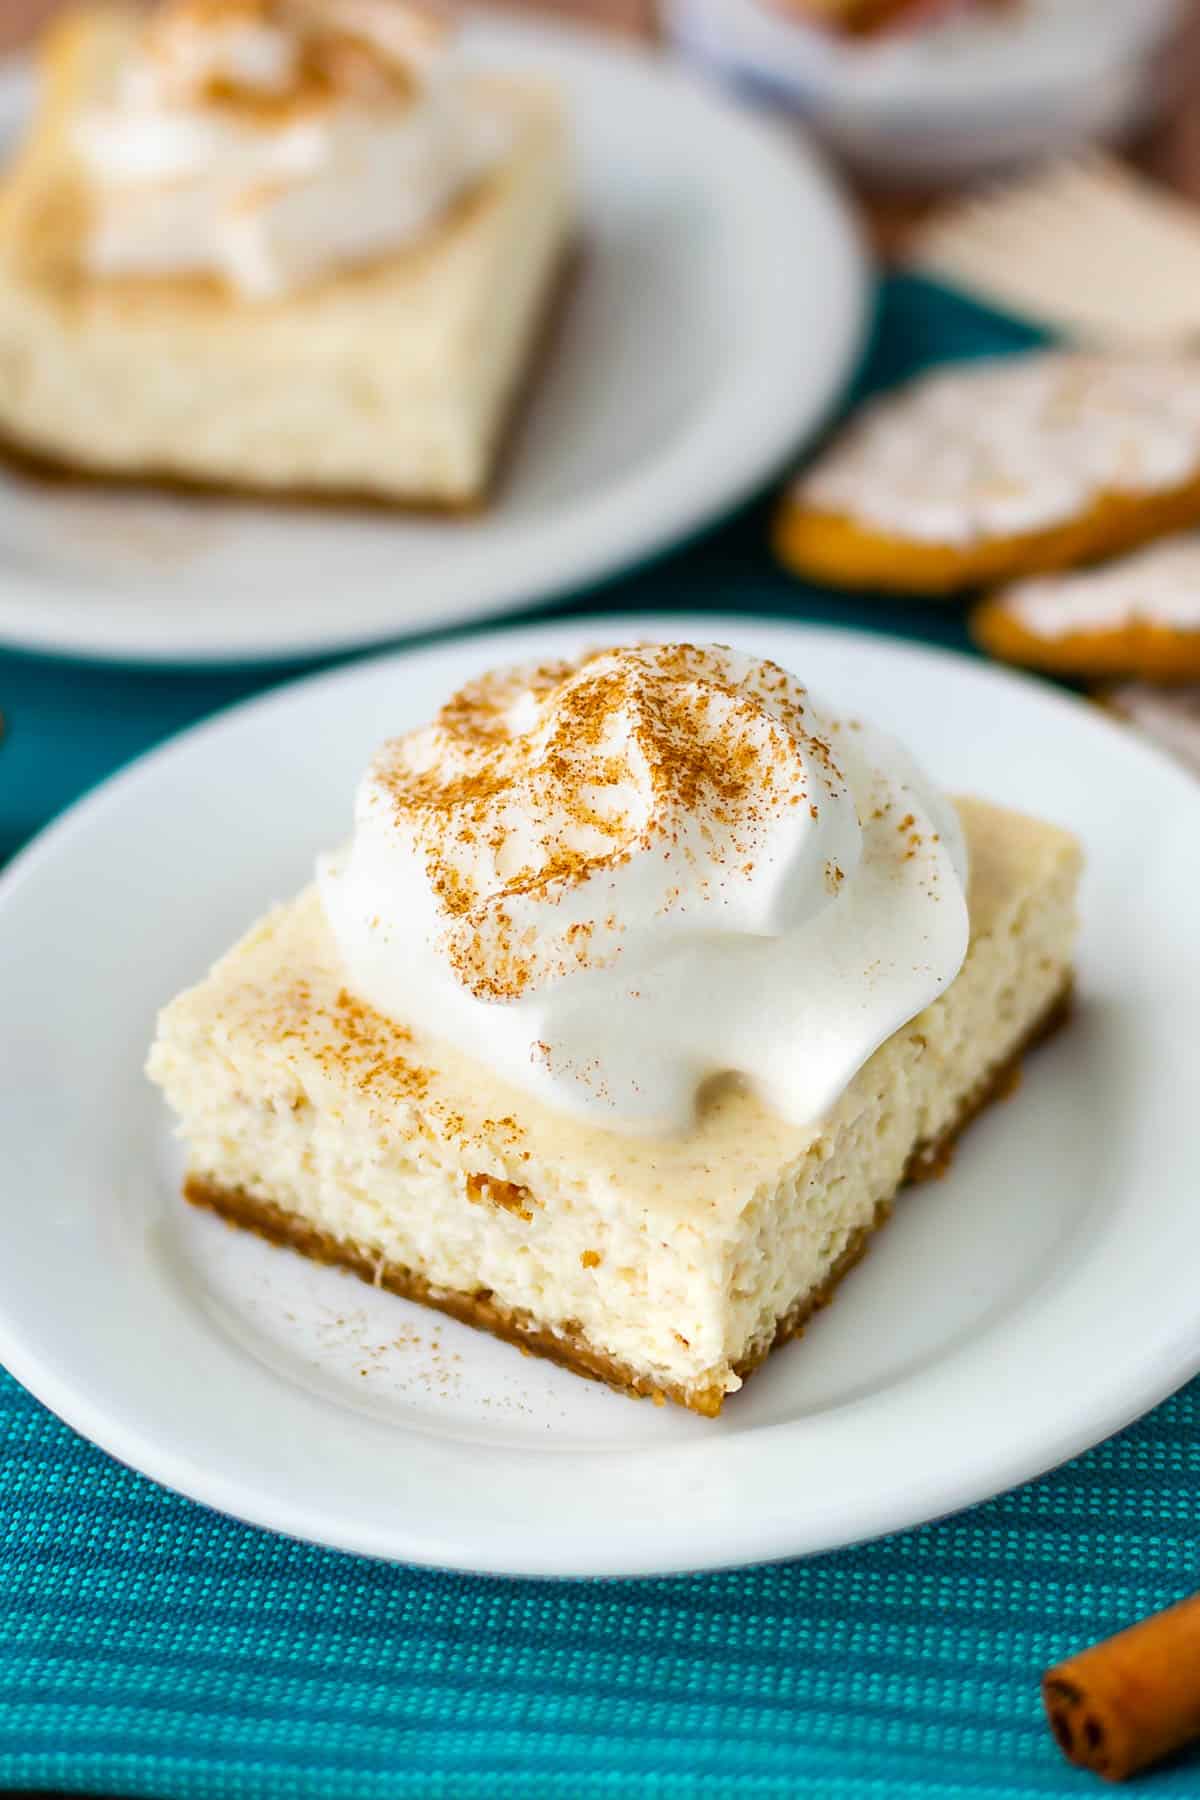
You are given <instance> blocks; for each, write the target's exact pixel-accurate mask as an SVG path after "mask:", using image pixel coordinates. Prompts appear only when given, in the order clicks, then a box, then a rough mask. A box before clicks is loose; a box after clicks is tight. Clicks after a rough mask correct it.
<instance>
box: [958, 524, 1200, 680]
mask: <svg viewBox="0 0 1200 1800" xmlns="http://www.w3.org/2000/svg"><path fill="white" fill-rule="evenodd" d="M971 635H972V636H973V637H974V639H975V641H976V643H977V644H979V645H980V646H981V648H982V649H984V650H987V651H989V652H990V654H991V655H992V656H999V657H1002V658H1003V660H1004V661H1005V662H1014V663H1022V664H1024V665H1025V667H1026V668H1030V669H1045V670H1048V671H1049V672H1051V673H1053V674H1058V675H1076V676H1083V677H1093V678H1105V677H1111V676H1129V677H1137V678H1138V679H1140V680H1142V681H1153V682H1170V681H1197V680H1200V536H1191V535H1189V536H1187V537H1174V538H1167V539H1166V540H1164V542H1162V543H1159V544H1151V545H1149V546H1148V547H1147V548H1146V549H1144V550H1138V551H1135V552H1134V553H1133V554H1132V555H1131V556H1125V557H1122V558H1120V559H1119V560H1118V561H1116V562H1111V563H1105V564H1104V565H1103V566H1101V567H1100V568H1094V569H1077V570H1075V571H1074V572H1073V573H1071V574H1067V575H1043V576H1041V577H1039V578H1037V579H1035V580H1031V581H1023V582H1019V583H1018V584H1017V585H1016V586H1015V587H1010V588H1006V589H1004V590H1002V591H1001V592H999V593H997V594H993V595H991V596H990V597H989V598H988V599H987V600H983V601H981V602H980V604H979V605H978V606H977V607H976V608H975V609H974V611H973V612H972V614H971Z"/></svg>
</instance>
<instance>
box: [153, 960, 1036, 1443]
mask: <svg viewBox="0 0 1200 1800" xmlns="http://www.w3.org/2000/svg"><path fill="white" fill-rule="evenodd" d="M1071 1003H1072V983H1071V982H1070V981H1069V980H1068V982H1067V983H1066V985H1065V986H1064V987H1063V988H1062V990H1061V991H1060V992H1059V993H1058V994H1057V995H1056V996H1055V998H1054V999H1053V1001H1052V1002H1051V1004H1050V1005H1049V1007H1047V1009H1046V1010H1045V1012H1044V1013H1043V1014H1042V1016H1041V1017H1040V1018H1039V1019H1038V1020H1037V1021H1036V1022H1035V1024H1034V1025H1033V1026H1032V1027H1031V1029H1030V1030H1029V1031H1028V1032H1027V1033H1026V1034H1025V1037H1024V1038H1023V1039H1022V1040H1021V1042H1020V1043H1019V1044H1018V1045H1017V1047H1016V1049H1015V1050H1014V1051H1013V1053H1012V1055H1011V1056H1009V1057H1007V1058H1006V1059H1005V1060H1004V1062H1002V1063H999V1064H997V1066H996V1067H995V1068H994V1069H992V1070H990V1071H989V1072H988V1074H987V1075H986V1076H985V1077H984V1079H983V1080H982V1081H981V1082H980V1083H979V1084H978V1086H977V1087H976V1088H975V1089H974V1091H973V1092H971V1093H970V1094H968V1095H967V1097H966V1099H965V1100H964V1101H963V1103H962V1106H961V1107H960V1109H959V1112H958V1116H957V1117H956V1118H955V1120H954V1121H953V1123H952V1124H951V1125H950V1126H949V1128H948V1129H947V1130H946V1131H945V1132H943V1133H942V1135H941V1136H940V1137H939V1138H937V1139H935V1140H933V1141H931V1142H929V1143H924V1144H918V1145H917V1146H916V1147H915V1149H914V1150H913V1152H912V1155H911V1156H910V1157H909V1160H908V1163H907V1165H906V1167H905V1171H904V1174H903V1177H902V1178H901V1181H900V1184H899V1186H900V1188H901V1189H902V1188H905V1187H910V1186H913V1185H915V1184H916V1183H918V1182H922V1181H930V1180H933V1179H936V1178H938V1177H940V1176H942V1175H944V1174H945V1173H946V1170H947V1169H948V1168H949V1166H950V1163H951V1161H952V1160H953V1156H954V1149H955V1146H956V1144H957V1142H958V1139H959V1138H960V1137H961V1135H962V1133H963V1132H964V1131H965V1130H966V1128H967V1126H968V1125H970V1123H971V1122H972V1120H973V1119H975V1118H976V1117H978V1115H979V1114H980V1113H981V1112H982V1111H983V1110H984V1109H985V1107H987V1106H989V1105H991V1104H992V1102H993V1101H996V1100H1002V1099H1006V1098H1007V1097H1008V1096H1009V1095H1010V1094H1011V1093H1012V1092H1013V1091H1014V1090H1015V1088H1016V1087H1017V1085H1018V1083H1019V1081H1020V1073H1021V1062H1022V1059H1023V1058H1024V1057H1025V1056H1026V1055H1027V1054H1028V1053H1029V1052H1030V1051H1031V1050H1033V1049H1035V1048H1036V1047H1037V1045H1039V1044H1041V1043H1043V1042H1044V1041H1045V1039H1046V1038H1048V1037H1050V1036H1051V1035H1052V1034H1053V1033H1054V1032H1055V1031H1057V1030H1058V1029H1059V1028H1060V1026H1062V1025H1064V1024H1065V1023H1066V1021H1067V1019H1068V1017H1069V1015H1070V1012H1071ZM183 1194H184V1198H185V1199H186V1200H188V1201H189V1202H190V1203H191V1205H193V1206H200V1207H204V1208H207V1209H208V1210H209V1211H211V1212H214V1213H216V1214H218V1215H219V1217H221V1218H222V1219H224V1220H226V1222H227V1223H228V1224H230V1225H237V1226H241V1227H242V1228H243V1229H244V1230H247V1231H253V1232H255V1233H256V1234H257V1235H258V1236H259V1237H262V1238H265V1239H266V1240H267V1241H268V1242H269V1243H272V1244H278V1245H281V1246H283V1247H284V1248H286V1249H290V1250H298V1251H299V1252H300V1254H301V1255H302V1256H308V1257H311V1258H312V1260H313V1261H315V1262H320V1263H327V1264H330V1265H333V1266H336V1267H339V1268H343V1269H349V1270H350V1271H351V1272H352V1273H353V1274H355V1275H357V1276H359V1277H360V1278H361V1279H362V1280H363V1281H366V1282H368V1283H370V1284H371V1285H372V1286H373V1287H381V1288H386V1289H387V1290H388V1292H389V1293H393V1294H398V1295H400V1297H401V1298H402V1299H405V1300H416V1301H419V1302H420V1303H421V1304H422V1305H424V1306H430V1307H434V1308H436V1310H437V1311H439V1312H443V1313H447V1314H449V1316H450V1317H451V1318H452V1319H458V1320H460V1321H461V1323H463V1324H464V1325H473V1326H475V1327H476V1328H477V1329H479V1330H481V1331H489V1332H491V1333H492V1335H493V1336H494V1337H498V1338H503V1339H504V1341H505V1342H506V1343H509V1344H515V1345H517V1346H518V1348H520V1349H522V1350H525V1351H527V1352H529V1353H530V1354H531V1355H533V1356H543V1357H546V1358H547V1359H548V1360H549V1361H551V1362H555V1363H558V1364H560V1365H561V1366H562V1367H563V1368H565V1369H570V1370H572V1371H573V1373H575V1374H576V1375H586V1376H588V1377H590V1378H591V1379H592V1380H594V1381H602V1382H605V1383H606V1384H607V1385H608V1386H609V1387H611V1388H615V1389H616V1390H617V1391H618V1392H619V1393H623V1394H628V1395H630V1396H632V1397H634V1398H649V1399H652V1400H654V1401H655V1402H656V1404H659V1405H661V1404H662V1403H663V1402H664V1401H667V1400H671V1401H674V1402H675V1403H676V1405H679V1406H683V1407H686V1408H687V1409H688V1410H689V1411H691V1412H695V1413H700V1414H702V1415H703V1416H704V1417H705V1418H710V1419H712V1418H716V1416H717V1414H718V1413H719V1412H720V1411H721V1406H722V1403H723V1401H724V1399H725V1392H724V1389H723V1388H722V1387H719V1386H717V1385H715V1384H713V1385H709V1386H707V1387H695V1388H689V1387H685V1386H683V1385H682V1384H681V1383H663V1382H660V1381H656V1380H654V1379H652V1378H648V1377H647V1376H645V1375H643V1374H639V1373H638V1371H637V1370H635V1369H633V1368H631V1367H630V1366H629V1365H628V1364H627V1363H624V1362H622V1361H621V1360H620V1359H619V1358H616V1357H613V1356H610V1355H609V1354H608V1353H607V1352H605V1351H603V1350H598V1349H597V1348H596V1347H595V1346H594V1345H592V1344H591V1343H589V1342H588V1340H587V1338H586V1337H585V1336H584V1334H583V1331H582V1328H581V1327H580V1326H579V1325H578V1324H577V1323H576V1322H574V1321H572V1320H566V1321H565V1322H564V1323H563V1324H562V1326H561V1327H559V1328H558V1329H556V1330H552V1329H550V1328H549V1327H548V1326H546V1325H543V1324H540V1323H539V1322H538V1321H537V1320H535V1319H534V1318H532V1317H531V1315H530V1314H529V1313H527V1312H524V1311H522V1310H521V1309H519V1308H514V1307H507V1306H504V1305H502V1304H501V1303H500V1302H499V1301H498V1300H497V1299H496V1298H495V1296H494V1294H493V1293H492V1292H491V1290H490V1289H489V1288H478V1289H476V1290H475V1291H474V1292H472V1293H461V1292H455V1291H450V1290H446V1289H443V1288H438V1287H435V1286H433V1284H431V1283H430V1282H429V1281H427V1280H426V1278H425V1277H424V1276H423V1275H419V1274H418V1273H417V1272H416V1271H415V1270H413V1269H408V1268H405V1267H404V1265H403V1264H401V1263H389V1262H386V1261H384V1260H382V1259H381V1258H380V1257H378V1256H376V1255H374V1254H373V1253H372V1252H371V1251H369V1250H366V1249H364V1248H363V1247H362V1246H361V1245H358V1244H354V1243H350V1242H348V1241H344V1240H342V1239H340V1238H335V1237H333V1236H331V1235H330V1234H329V1233H327V1232H323V1231H319V1230H317V1229H316V1227H315V1226H312V1225H310V1224H309V1223H308V1222H307V1221H306V1220H304V1219H301V1218H298V1217H297V1216H296V1215H295V1214H294V1213H289V1212H287V1211H286V1210H285V1209H284V1208H283V1207H280V1206H277V1205H275V1203H274V1202H273V1201H270V1200H262V1199H259V1198H257V1197H256V1196H254V1195H251V1194H248V1193H246V1192H245V1191H244V1189H241V1188H231V1187H224V1186H222V1185H221V1184H220V1183H218V1182H212V1181H209V1180H207V1179H205V1178H204V1177H202V1176H196V1175H189V1176H188V1177H187V1179H186V1180H185V1182H184V1185H183ZM892 1204H893V1203H892V1200H891V1199H888V1200H882V1201H880V1203H879V1204H878V1205H877V1207H876V1208H875V1214H874V1217H873V1218H872V1219H871V1221H870V1223H869V1224H867V1225H864V1226H861V1227H860V1228H859V1229H858V1230H857V1231H855V1232H854V1233H853V1234H852V1235H851V1237H850V1238H849V1240H848V1242H847V1243H846V1245H845V1247H844V1249H843V1250H842V1253H841V1255H840V1256H839V1257H838V1258H837V1261H836V1262H835V1263H834V1264H833V1266H832V1267H831V1268H830V1269H829V1271H828V1273H827V1274H826V1276H825V1279H824V1280H823V1281H822V1283H821V1285H820V1286H819V1287H818V1288H816V1289H811V1290H810V1291H809V1292H808V1293H806V1294H804V1295H802V1296H801V1298H800V1299H799V1300H797V1302H796V1303H795V1305H794V1306H793V1307H791V1308H790V1310H789V1311H788V1312H786V1313H785V1314H784V1315H783V1317H782V1318H781V1319H780V1320H779V1322H778V1324H777V1325H776V1327H775V1331H774V1333H773V1335H772V1336H770V1337H768V1338H766V1339H765V1340H764V1341H763V1342H762V1343H761V1344H757V1345H755V1346H754V1347H753V1348H752V1349H751V1351H750V1352H749V1353H748V1354H747V1355H746V1356H745V1357H743V1358H742V1359H741V1361H739V1362H737V1363H735V1364H734V1372H735V1374H737V1375H739V1376H741V1377H742V1378H743V1379H744V1378H745V1377H746V1376H748V1375H751V1374H753V1372H754V1370H755V1369H757V1368H758V1367H760V1365H761V1364H762V1363H764V1362H765V1361H766V1359H767V1357H768V1356H769V1355H770V1353H771V1351H772V1350H774V1349H776V1348H778V1346H779V1345H781V1344H785V1343H787V1342H788V1341H789V1339H791V1338H795V1337H799V1336H801V1334H802V1333H803V1331H804V1328H805V1326H806V1325H807V1324H808V1323H809V1321H810V1319H812V1318H813V1316H814V1315H815V1314H816V1313H818V1312H820V1311H821V1310H822V1308H823V1307H826V1306H828V1304H829V1302H830V1301H831V1300H832V1299H833V1296H834V1294H835V1293H836V1292H837V1290H838V1288H839V1286H840V1285H841V1283H842V1281H843V1279H844V1278H845V1276H847V1275H848V1274H849V1273H850V1271H851V1269H853V1268H854V1266H855V1264H856V1263H858V1262H859V1261H860V1260H861V1259H862V1257H863V1256H864V1255H865V1254H866V1251H867V1249H868V1248H869V1247H870V1244H871V1240H872V1239H873V1237H874V1236H875V1233H876V1232H877V1231H878V1230H879V1228H880V1227H881V1226H882V1225H884V1224H886V1223H887V1221H888V1219H889V1218H890V1217H891V1214H892Z"/></svg>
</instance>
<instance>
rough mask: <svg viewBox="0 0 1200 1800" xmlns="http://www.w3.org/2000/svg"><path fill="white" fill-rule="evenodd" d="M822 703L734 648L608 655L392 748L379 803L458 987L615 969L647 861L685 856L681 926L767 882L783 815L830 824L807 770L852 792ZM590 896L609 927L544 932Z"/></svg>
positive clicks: (518, 983)
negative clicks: (819, 713) (624, 885)
mask: <svg viewBox="0 0 1200 1800" xmlns="http://www.w3.org/2000/svg"><path fill="white" fill-rule="evenodd" d="M805 698H806V695H805V690H804V689H803V688H801V687H800V686H799V685H798V684H797V683H796V682H795V681H794V680H793V678H792V677H791V676H789V675H788V674H787V673H786V672H785V671H784V670H782V669H780V668H778V667H777V666H776V665H775V664H772V663H759V664H755V665H754V666H753V667H752V668H751V669H750V670H749V671H748V672H746V671H744V670H742V669H741V668H739V666H738V664H737V663H736V662H735V661H734V660H733V659H732V658H727V657H726V656H725V654H724V653H723V652H722V651H720V650H719V649H713V648H707V647H706V648H703V649H700V648H697V647H696V646H694V645H690V644H677V645H666V646H662V645H650V646H641V647H639V648H638V649H635V650H612V651H604V650H601V651H596V652H593V653H592V654H590V655H587V656H584V657H583V658H581V659H580V660H579V661H578V662H575V663H568V662H562V661H557V662H547V663H545V664H542V665H540V666H538V667H535V668H528V667H526V668H518V669H509V670H502V671H499V672H498V673H494V674H490V675H487V676H484V677H483V678H482V679H480V680H479V681H476V682H474V683H472V684H470V685H469V686H467V687H465V688H463V689H462V690H461V691H460V692H459V693H457V694H456V695H454V697H453V698H452V699H451V700H450V701H449V702H448V703H447V704H446V705H445V706H444V707H443V708H442V709H441V711H440V713H439V714H438V716H437V718H436V720H435V721H434V723H433V725H431V726H430V727H428V728H426V729H425V730H423V731H418V732H413V733H410V734H409V735H408V736H407V737H404V738H401V739H397V740H395V741H393V742H392V743H391V744H389V745H387V746H385V748H384V750H383V752H382V753H381V754H380V756H379V757H378V758H377V760H376V763H375V765H374V769H373V779H374V783H375V791H376V794H377V796H378V798H379V804H380V805H381V806H382V807H384V808H386V809H387V810H388V813H389V815H390V818H391V822H392V824H393V826H394V827H395V829H397V830H398V831H400V832H402V833H403V834H404V835H405V836H407V837H409V838H411V840H412V841H413V844H414V848H415V850H416V853H417V854H418V855H419V856H420V857H421V858H422V859H423V862H424V868H425V873H426V879H427V881H428V884H429V888H430V890H431V893H432V896H433V899H434V902H435V906H436V908H437V912H438V914H439V915H440V918H441V921H442V925H443V931H442V937H441V942H442V945H443V948H444V951H445V954H446V957H447V960H448V962H449V964H450V966H451V968H452V969H453V971H454V973H455V975H456V976H457V978H458V980H459V981H460V982H461V983H462V984H463V986H464V987H466V988H467V989H468V990H469V992H470V993H471V994H472V995H473V996H474V997H475V998H477V999H482V1000H493V1001H505V1000H514V999H518V998H520V997H521V996H522V995H523V994H525V993H528V992H530V991H532V990H534V989H536V988H539V987H543V986H545V985H548V984H549V983H551V982H553V981H555V980H557V979H560V978H561V977H562V976H563V975H565V974H566V973H568V972H570V971H571V970H575V969H598V968H605V967H608V966H610V965H611V964H612V963H613V962H614V961H615V960H616V958H617V956H618V955H619V953H620V941H619V940H620V935H621V932H622V930H623V929H624V927H623V926H618V924H617V921H616V914H615V909H614V908H613V907H612V905H611V894H610V885H609V882H610V878H611V877H612V876H613V875H615V873H616V872H617V871H618V870H620V869H621V868H622V867H624V866H625V865H626V864H627V863H629V862H630V860H631V859H632V858H633V857H634V856H635V855H639V854H642V853H645V852H647V851H655V852H657V853H658V855H659V856H661V858H662V860H663V861H664V862H667V861H670V860H671V859H676V860H677V861H678V863H679V865H680V878H679V880H678V881H676V882H672V883H671V884H670V885H669V886H668V887H667V888H666V889H665V890H664V895H663V902H662V906H661V908H660V910H661V911H662V912H664V913H667V912H672V911H675V910H678V909H680V908H682V907H684V906H685V905H686V904H687V903H688V896H689V895H695V894H696V893H699V895H700V898H701V899H702V900H705V899H711V898H712V897H714V895H715V894H716V893H717V892H718V891H719V889H720V887H721V886H722V885H723V884H724V883H725V882H728V881H733V880H749V879H751V878H752V877H753V875H754V873H755V869H756V866H757V862H758V859H759V857H760V856H761V855H762V853H763V850H764V847H765V845H766V843H767V841H768V834H769V831H770V829H771V827H772V826H773V824H775V823H776V821H777V820H778V819H779V817H780V815H781V814H782V812H783V810H784V809H785V808H788V807H792V806H795V805H796V804H797V803H798V802H801V801H802V802H803V803H804V804H806V805H807V806H808V809H809V813H810V816H811V817H812V818H813V819H814V820H816V818H817V817H818V811H819V809H818V807H817V804H816V800H815V799H814V798H813V797H812V795H811V794H810V792H809V780H810V776H809V769H810V766H812V765H816V767H817V769H818V770H819V772H820V775H821V778H822V780H823V783H824V784H825V787H826V788H827V789H829V790H830V791H832V792H833V793H835V794H836V793H837V792H838V791H839V789H840V788H841V787H842V786H843V782H842V776H841V772H840V769H839V768H838V765H837V762H836V760H835V757H834V754H833V751H832V749H831V747H830V745H829V743H828V742H826V741H825V740H824V739H823V738H821V737H818V736H817V735H816V734H815V733H814V732H812V731H810V730H809V729H808V727H807V724H806V708H805V704H804V702H805ZM831 880H832V881H833V882H834V884H835V886H836V885H837V884H839V883H840V880H841V874H840V872H839V873H838V874H837V875H836V876H831ZM589 887H592V888H594V889H595V891H596V894H597V900H598V905H597V911H596V913H595V915H594V916H591V917H588V918H585V919H582V920H581V919H579V918H572V919H570V920H569V921H567V920H564V922H563V925H562V926H561V927H560V928H558V929H557V930H556V929H554V927H553V924H552V922H551V925H550V927H549V928H547V923H546V921H547V917H548V914H547V909H548V908H554V907H556V906H558V905H560V904H562V903H563V902H565V901H567V900H568V899H571V900H577V898H578V896H579V895H580V893H581V891H582V890H585V889H587V888H589ZM601 901H603V905H601V904H599V902H601ZM534 907H536V912H534V911H532V910H531V909H532V908H534ZM549 916H550V917H551V920H552V915H549Z"/></svg>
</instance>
